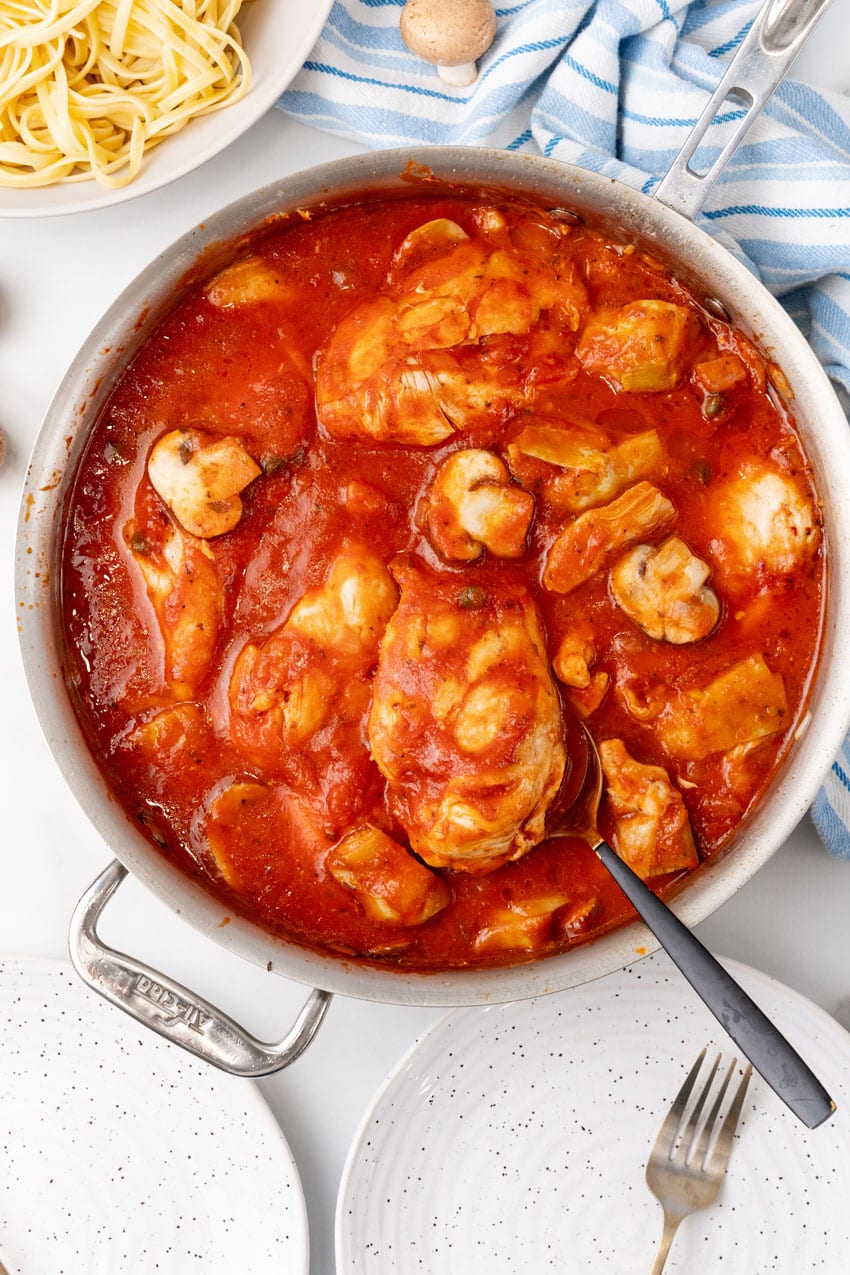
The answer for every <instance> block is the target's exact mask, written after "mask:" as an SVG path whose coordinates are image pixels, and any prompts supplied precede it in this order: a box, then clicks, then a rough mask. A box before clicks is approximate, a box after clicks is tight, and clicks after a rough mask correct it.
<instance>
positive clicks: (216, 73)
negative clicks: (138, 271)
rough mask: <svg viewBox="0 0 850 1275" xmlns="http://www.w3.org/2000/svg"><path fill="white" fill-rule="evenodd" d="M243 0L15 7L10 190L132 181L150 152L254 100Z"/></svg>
mask: <svg viewBox="0 0 850 1275" xmlns="http://www.w3.org/2000/svg"><path fill="white" fill-rule="evenodd" d="M241 5H242V0H78V2H77V3H75V2H74V0H4V2H3V4H2V5H0V186H18V187H33V186H47V185H50V184H51V183H53V182H60V181H86V180H90V179H91V178H95V179H96V180H97V181H98V182H100V183H101V184H102V185H104V186H110V187H118V186H124V185H126V184H127V183H128V182H131V181H132V180H133V178H134V177H135V176H136V175H137V173H138V172H139V169H140V167H141V164H142V159H143V156H144V154H145V152H146V151H148V150H150V149H151V148H152V147H153V146H156V145H157V144H158V143H159V142H161V141H162V140H163V138H164V137H167V136H168V135H169V134H170V133H175V132H177V131H178V130H179V129H181V128H183V126H184V125H185V124H187V123H188V122H189V120H191V119H193V118H194V117H195V116H196V115H204V114H207V113H209V112H210V111H216V110H219V109H220V108H221V107H223V106H227V105H229V104H230V103H231V102H234V101H236V100H237V99H239V98H240V97H243V96H244V94H245V93H246V92H247V90H248V87H249V83H250V65H249V62H248V58H247V56H246V54H245V50H244V49H243V48H242V45H241V40H240V35H239V31H238V28H237V27H236V24H235V19H236V16H237V14H238V12H239V10H240V8H241Z"/></svg>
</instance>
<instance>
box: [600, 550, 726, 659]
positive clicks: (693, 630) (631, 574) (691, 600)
mask: <svg viewBox="0 0 850 1275" xmlns="http://www.w3.org/2000/svg"><path fill="white" fill-rule="evenodd" d="M710 574H711V567H710V566H709V565H708V563H707V562H703V561H702V559H701V558H697V557H696V555H695V554H693V553H691V551H690V549H689V548H688V546H687V545H686V544H685V542H684V540H680V539H679V538H678V536H669V537H668V538H667V539H666V540H664V541H662V543H661V544H660V545H658V547H657V548H655V549H653V547H652V545H636V546H635V547H634V549H630V550H629V552H628V553H626V554H624V555H623V557H622V558H620V560H619V561H618V562H616V563H615V564H614V566H613V567H612V568H611V572H610V575H609V576H608V587H609V588H610V590H611V593H612V595H613V598H614V601H615V602H616V603H617V604H618V605H619V606H620V607H622V609H623V610H624V611H625V613H626V615H627V616H628V617H629V619H630V620H634V622H635V624H637V625H638V626H639V627H640V628H642V629H643V631H644V633H646V634H647V636H648V637H651V638H656V639H657V640H658V641H664V642H672V643H674V644H675V645H677V646H681V645H683V644H684V643H686V642H698V641H699V640H700V638H704V637H707V636H708V634H709V633H710V632H711V630H712V629H713V628H714V626H715V625H716V623H717V618H718V616H719V615H720V603H719V602H718V600H717V594H716V593H715V592H714V590H713V589H710V588H709V587H708V585H707V584H706V583H705V582H706V580H707V579H708V577H709V575H710Z"/></svg>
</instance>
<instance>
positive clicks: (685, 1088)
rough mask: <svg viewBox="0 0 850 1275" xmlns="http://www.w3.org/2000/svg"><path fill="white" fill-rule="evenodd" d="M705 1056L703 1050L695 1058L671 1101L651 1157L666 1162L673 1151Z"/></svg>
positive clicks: (704, 1050)
mask: <svg viewBox="0 0 850 1275" xmlns="http://www.w3.org/2000/svg"><path fill="white" fill-rule="evenodd" d="M705 1055H706V1049H703V1051H702V1053H701V1054H700V1056H699V1058H697V1060H696V1062H695V1063H694V1065H693V1067H692V1068H691V1070H690V1071H689V1072H688V1074H687V1076H686V1077H685V1083H684V1084H683V1085H682V1088H681V1089H680V1090H679V1092H678V1093H677V1094H676V1097H675V1098H674V1099H673V1104H672V1106H671V1107H670V1110H669V1111H668V1112H667V1115H666V1116H665V1117H664V1123H663V1124H662V1126H661V1128H660V1129H659V1130H658V1137H657V1138H656V1139H655V1146H654V1147H653V1148H652V1152H651V1156H660V1157H662V1158H663V1159H665V1160H667V1159H669V1157H670V1154H671V1152H672V1150H673V1144H674V1143H675V1141H676V1136H677V1134H678V1132H679V1125H680V1123H681V1120H682V1116H683V1115H684V1112H685V1107H687V1105H688V1099H689V1098H690V1096H691V1090H692V1089H693V1087H694V1082H695V1081H696V1078H697V1075H698V1074H699V1069H700V1067H701V1066H702V1062H703V1059H704V1058H705ZM650 1158H651V1157H650Z"/></svg>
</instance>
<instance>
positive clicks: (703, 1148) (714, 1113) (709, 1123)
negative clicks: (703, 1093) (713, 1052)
mask: <svg viewBox="0 0 850 1275" xmlns="http://www.w3.org/2000/svg"><path fill="white" fill-rule="evenodd" d="M717 1061H718V1062H720V1058H719V1057H718V1059H717ZM737 1065H738V1059H737V1058H733V1059H732V1061H731V1063H730V1064H729V1070H728V1071H727V1072H726V1075H725V1076H724V1078H723V1083H722V1084H721V1086H720V1089H719V1091H718V1094H717V1097H716V1098H715V1100H714V1102H713V1104H712V1107H711V1111H710V1112H709V1113H708V1116H707V1117H706V1121H705V1124H704V1125H703V1127H702V1133H701V1134H700V1137H699V1142H698V1143H697V1146H696V1150H695V1151H694V1153H693V1155H692V1156H691V1161H692V1162H693V1163H694V1164H695V1165H699V1166H701V1167H707V1166H706V1163H705V1160H706V1153H707V1152H708V1144H709V1143H710V1142H711V1135H712V1133H713V1132H714V1130H715V1127H716V1125H717V1117H718V1116H719V1115H720V1108H721V1106H722V1105H723V1099H724V1098H725V1097H726V1090H727V1089H728V1088H729V1081H730V1080H731V1079H732V1077H733V1076H734V1074H735V1068H736V1067H737Z"/></svg>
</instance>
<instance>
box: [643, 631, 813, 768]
mask: <svg viewBox="0 0 850 1275" xmlns="http://www.w3.org/2000/svg"><path fill="white" fill-rule="evenodd" d="M787 710H788V706H787V703H786V699H785V685H784V683H783V681H782V677H781V676H780V674H778V673H771V671H770V669H769V668H768V666H767V664H766V663H765V662H764V659H763V657H762V656H761V655H751V656H749V657H748V658H747V659H744V660H739V661H738V663H737V664H733V665H732V667H731V668H729V669H727V670H726V671H725V672H724V673H721V674H720V675H719V676H718V677H715V678H714V680H713V681H712V682H710V683H709V684H708V686H706V687H703V688H697V689H693V690H682V689H681V688H679V687H678V686H674V687H672V688H671V689H670V697H669V699H668V702H667V704H666V705H665V707H664V709H663V710H662V711H661V713H660V714H659V715H658V716H657V717H656V718H655V721H654V727H653V729H654V730H655V732H656V734H657V736H658V738H659V739H660V740H661V742H662V744H663V745H664V747H665V748H666V749H667V751H668V752H669V753H670V754H671V755H672V756H674V757H678V758H679V759H681V760H682V761H700V760H701V759H702V758H703V757H708V756H709V755H710V754H711V753H728V752H730V751H731V750H732V749H733V748H737V747H739V746H740V745H742V744H749V743H752V742H755V741H759V740H762V739H765V738H767V737H768V736H769V735H774V734H775V733H776V732H777V731H780V730H783V729H784V728H785V726H787V724H788V723H787V721H786V720H785V717H786V713H787Z"/></svg>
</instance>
